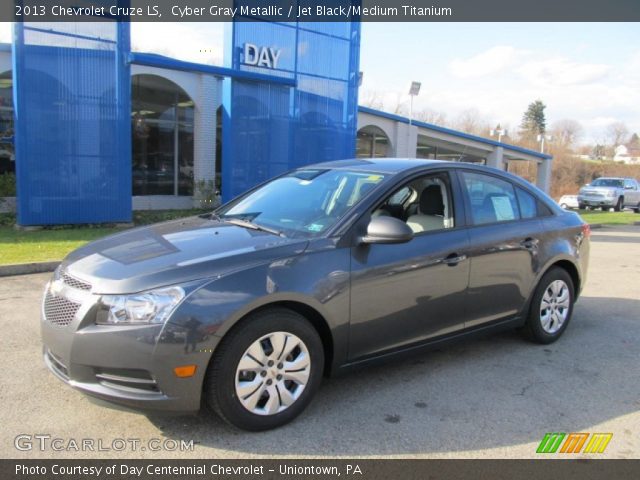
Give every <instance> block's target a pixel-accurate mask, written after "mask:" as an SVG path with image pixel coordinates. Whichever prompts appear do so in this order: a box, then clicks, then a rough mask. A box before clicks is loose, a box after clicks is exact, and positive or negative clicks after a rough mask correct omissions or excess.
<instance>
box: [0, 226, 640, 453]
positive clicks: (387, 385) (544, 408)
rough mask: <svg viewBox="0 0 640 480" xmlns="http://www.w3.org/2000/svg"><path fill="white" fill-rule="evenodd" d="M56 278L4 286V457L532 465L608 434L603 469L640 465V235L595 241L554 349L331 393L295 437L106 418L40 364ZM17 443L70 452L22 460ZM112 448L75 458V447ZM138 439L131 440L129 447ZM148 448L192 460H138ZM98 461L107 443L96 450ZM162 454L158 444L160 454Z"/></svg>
mask: <svg viewBox="0 0 640 480" xmlns="http://www.w3.org/2000/svg"><path fill="white" fill-rule="evenodd" d="M48 277H49V275H48V274H39V275H29V276H21V277H9V278H2V279H0V327H1V331H2V341H1V342H0V358H2V359H3V365H2V368H1V369H0V402H1V404H2V408H1V409H0V457H3V458H43V457H56V458H65V457H66V458H82V457H88V458H100V457H105V458H107V457H111V458H116V457H117V458H126V457H145V458H153V457H157V458H164V457H176V458H186V457H199V458H225V457H231V458H249V457H267V456H275V457H286V456H290V457H301V456H313V457H321V456H347V457H352V456H375V457H378V456H385V457H398V456H403V457H414V458H415V457H432V458H434V457H440V458H454V457H465V458H531V457H535V456H536V453H535V450H536V448H537V446H538V444H539V442H540V440H541V439H542V437H543V435H544V434H545V433H546V432H611V433H613V438H612V440H611V442H610V444H609V446H608V448H607V450H606V452H605V454H603V455H602V456H605V457H610V458H640V228H638V227H623V228H616V229H613V228H606V229H602V230H597V231H594V233H593V236H592V255H591V268H590V271H589V279H588V283H587V285H586V288H585V290H584V293H583V296H582V298H581V299H580V301H579V302H578V304H577V305H576V309H575V313H574V317H573V320H572V322H571V324H570V325H569V327H568V329H567V331H566V332H565V335H564V336H563V337H562V338H561V339H560V340H559V341H558V342H556V343H555V344H553V345H550V346H540V345H534V344H531V343H527V342H525V341H523V340H521V339H520V337H519V336H518V335H517V334H516V333H511V332H509V333H505V334H500V335H496V336H493V337H490V338H486V339H483V340H475V341H469V342H466V343H463V344H460V345H457V346H454V347H451V348H447V349H443V350H440V351H435V352H431V353H427V354H423V355H421V356H418V357H415V358H413V359H410V360H406V361H402V362H396V363H392V364H388V365H385V366H382V367H376V368H371V369H369V370H366V371H363V372H359V373H355V374H352V375H350V376H347V377H342V378H338V379H330V380H326V381H325V382H324V384H323V387H322V388H321V390H320V392H319V395H318V396H317V398H316V399H315V401H314V402H313V403H312V404H311V406H310V408H309V409H307V411H306V412H305V413H303V415H302V416H301V417H299V419H298V420H296V421H295V422H293V423H292V424H290V425H288V426H286V427H284V428H281V429H279V430H275V431H271V432H263V433H259V434H255V433H254V434H249V433H244V432H240V431H236V430H233V429H231V428H230V427H227V426H226V425H225V424H223V423H222V422H220V421H219V420H217V419H215V418H212V417H210V416H208V415H205V414H201V415H200V416H191V417H154V418H147V417H145V416H143V415H138V414H132V413H126V412H122V411H117V410H112V409H108V408H104V407H100V406H97V405H95V404H93V403H91V402H90V401H89V400H87V398H85V397H84V396H83V395H82V394H80V393H78V392H76V391H73V390H72V389H70V388H69V387H67V386H65V385H64V384H62V383H61V382H60V381H58V380H57V379H56V378H54V377H53V375H51V374H49V373H48V372H47V370H46V369H45V367H44V365H43V363H42V360H41V356H40V348H41V347H40V334H39V325H38V322H39V315H38V312H39V305H40V298H41V293H42V288H43V286H44V284H45V282H46V281H47V278H48ZM19 434H28V435H35V434H45V435H50V436H51V437H52V438H59V439H62V440H61V441H59V442H61V443H59V444H58V447H62V448H67V447H70V448H71V450H69V451H66V450H65V451H53V450H51V449H48V450H46V451H39V450H38V449H37V442H36V444H34V449H33V450H31V451H24V452H23V451H19V450H17V449H16V448H15V447H14V439H15V437H16V436H17V435H19ZM82 439H94V441H95V442H98V440H100V441H101V442H102V448H110V447H114V446H115V447H116V448H120V445H121V444H120V443H117V442H116V443H115V444H114V443H113V441H114V439H127V442H128V446H127V448H126V449H125V450H124V451H114V450H110V451H93V452H92V451H86V452H81V453H78V452H76V451H75V450H73V443H71V444H69V441H71V440H75V441H77V442H81V440H82ZM131 439H134V440H131ZM135 439H140V440H141V441H142V443H141V444H139V446H138V447H136V448H139V447H140V446H142V447H144V446H145V445H148V444H147V443H146V442H147V441H148V440H149V439H160V442H162V441H165V440H170V442H169V443H168V444H167V446H168V447H170V448H174V444H173V443H172V442H171V440H178V441H179V440H186V441H190V440H193V441H194V444H195V448H194V449H193V450H192V451H186V452H185V451H179V450H174V451H159V452H157V451H151V450H150V449H149V448H146V447H145V448H146V450H145V451H141V450H139V449H138V450H137V451H134V450H133V448H132V447H131V444H132V441H133V442H134V441H135ZM94 445H95V448H97V445H98V444H97V443H94ZM155 445H156V444H155V443H154V446H155Z"/></svg>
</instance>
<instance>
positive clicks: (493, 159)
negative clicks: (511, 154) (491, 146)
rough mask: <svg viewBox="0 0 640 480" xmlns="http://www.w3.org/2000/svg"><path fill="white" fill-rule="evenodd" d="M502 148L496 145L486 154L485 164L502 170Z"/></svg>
mask: <svg viewBox="0 0 640 480" xmlns="http://www.w3.org/2000/svg"><path fill="white" fill-rule="evenodd" d="M503 155H504V148H503V147H496V148H495V150H493V152H491V153H490V154H489V155H487V166H489V167H493V168H497V169H498V170H504V159H503Z"/></svg>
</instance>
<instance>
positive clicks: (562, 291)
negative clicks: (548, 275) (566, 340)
mask: <svg viewBox="0 0 640 480" xmlns="http://www.w3.org/2000/svg"><path fill="white" fill-rule="evenodd" d="M570 306H571V295H570V293H569V287H568V285H567V284H566V283H565V282H564V281H563V280H554V281H553V282H551V283H550V284H549V286H548V287H547V289H546V290H545V292H544V295H543V296H542V301H541V302H540V323H541V324H542V328H543V329H544V331H545V332H547V333H549V334H554V333H556V332H557V331H558V330H560V328H562V325H564V323H565V321H566V320H567V317H568V316H569V310H570Z"/></svg>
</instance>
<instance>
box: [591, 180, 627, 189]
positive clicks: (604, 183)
mask: <svg viewBox="0 0 640 480" xmlns="http://www.w3.org/2000/svg"><path fill="white" fill-rule="evenodd" d="M591 186H592V187H617V188H622V180H620V179H618V178H598V179H597V180H594V181H593V182H592V183H591Z"/></svg>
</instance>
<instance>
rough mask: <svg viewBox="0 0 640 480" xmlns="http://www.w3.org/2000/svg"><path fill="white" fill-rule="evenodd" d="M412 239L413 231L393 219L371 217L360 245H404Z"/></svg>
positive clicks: (401, 222) (403, 223)
mask: <svg viewBox="0 0 640 480" xmlns="http://www.w3.org/2000/svg"><path fill="white" fill-rule="evenodd" d="M412 238H413V230H411V228H410V227H409V225H407V224H406V223H405V222H403V221H402V220H398V219H397V218H395V217H387V216H381V217H373V218H372V219H371V221H370V222H369V225H368V226H367V234H366V235H365V236H364V237H362V238H361V240H360V241H361V243H367V244H369V243H406V242H408V241H409V240H411V239H412Z"/></svg>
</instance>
